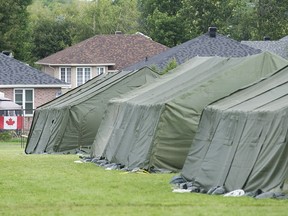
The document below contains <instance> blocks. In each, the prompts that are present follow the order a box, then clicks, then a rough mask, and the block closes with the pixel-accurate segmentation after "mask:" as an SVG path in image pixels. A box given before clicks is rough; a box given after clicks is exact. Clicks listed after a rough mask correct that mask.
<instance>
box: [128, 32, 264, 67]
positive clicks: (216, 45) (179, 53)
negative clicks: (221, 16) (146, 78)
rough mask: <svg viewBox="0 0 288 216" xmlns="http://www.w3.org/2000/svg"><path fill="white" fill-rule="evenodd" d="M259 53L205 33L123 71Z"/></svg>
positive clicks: (223, 37)
mask: <svg viewBox="0 0 288 216" xmlns="http://www.w3.org/2000/svg"><path fill="white" fill-rule="evenodd" d="M261 52H262V51H261V50H259V49H254V48H252V47H249V46H247V45H245V44H241V43H240V42H238V41H236V40H233V39H231V38H228V37H226V36H223V35H221V34H216V37H210V36H209V33H206V34H203V35H201V36H199V37H197V38H194V39H192V40H189V41H187V42H185V43H183V44H180V45H178V46H175V47H173V48H170V49H169V50H167V51H164V52H162V53H160V54H158V55H155V56H153V57H151V58H148V60H147V61H141V62H138V63H136V64H134V65H132V66H129V67H127V68H125V69H123V70H135V69H139V68H141V67H144V66H150V67H151V66H156V67H158V68H159V69H164V68H165V67H166V65H167V64H168V63H169V62H170V61H171V60H173V59H176V61H177V63H178V64H182V63H184V62H186V61H187V60H189V59H191V58H193V57H195V56H205V57H208V56H220V57H244V56H248V55H254V54H258V53H261Z"/></svg>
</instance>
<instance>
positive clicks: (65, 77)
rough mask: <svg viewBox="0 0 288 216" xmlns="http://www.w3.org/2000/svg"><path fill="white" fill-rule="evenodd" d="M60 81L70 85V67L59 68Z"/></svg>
mask: <svg viewBox="0 0 288 216" xmlns="http://www.w3.org/2000/svg"><path fill="white" fill-rule="evenodd" d="M60 80H62V81H63V82H66V83H69V84H71V67H61V68H60Z"/></svg>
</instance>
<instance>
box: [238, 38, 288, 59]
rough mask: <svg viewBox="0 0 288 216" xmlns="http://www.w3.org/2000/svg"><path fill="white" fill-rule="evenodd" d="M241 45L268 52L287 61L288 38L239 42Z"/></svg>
mask: <svg viewBox="0 0 288 216" xmlns="http://www.w3.org/2000/svg"><path fill="white" fill-rule="evenodd" d="M241 43H242V44H246V45H248V46H250V47H253V48H255V49H261V50H262V51H269V52H271V53H274V54H276V55H279V56H281V57H283V58H285V59H288V36H286V37H284V38H282V39H280V40H275V41H270V40H266V41H241Z"/></svg>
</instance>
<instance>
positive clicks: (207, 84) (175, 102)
mask: <svg viewBox="0 0 288 216" xmlns="http://www.w3.org/2000/svg"><path fill="white" fill-rule="evenodd" d="M285 65H287V61H286V60H284V59H283V58H281V57H278V56H276V55H273V54H270V53H261V54H258V55H253V56H248V57H242V58H223V57H195V58H193V59H191V60H189V61H188V62H186V63H184V64H182V65H180V66H178V67H177V68H176V69H174V70H172V71H170V72H169V73H168V74H166V75H163V76H162V77H160V78H158V79H156V80H155V81H154V82H153V83H151V84H150V85H145V86H143V87H141V88H139V89H137V90H135V91H133V92H131V93H128V94H125V95H123V96H122V97H121V98H115V99H113V100H110V102H109V104H108V108H107V112H106V114H105V116H104V118H103V121H102V123H101V125H100V128H99V130H98V133H97V135H96V138H95V140H94V143H93V145H92V156H94V157H99V156H103V157H105V158H106V159H107V160H108V161H110V162H112V163H120V164H122V165H125V166H126V167H128V168H130V169H133V168H136V167H141V168H151V167H156V168H165V169H169V170H172V171H179V170H180V169H182V166H183V164H184V161H185V159H186V156H187V154H188V151H189V148H190V146H191V143H192V140H193V137H194V134H195V132H196V130H197V127H198V122H199V118H200V114H201V112H202V110H203V108H204V107H205V106H206V105H208V104H209V103H211V102H213V101H215V100H217V99H219V98H222V97H224V96H226V95H228V94H230V93H232V92H234V91H236V90H238V89H239V88H242V87H243V86H245V85H248V84H251V83H252V82H255V81H256V80H259V79H261V78H263V77H265V76H269V75H271V74H272V73H274V72H275V71H277V70H278V69H280V68H282V67H283V66H285Z"/></svg>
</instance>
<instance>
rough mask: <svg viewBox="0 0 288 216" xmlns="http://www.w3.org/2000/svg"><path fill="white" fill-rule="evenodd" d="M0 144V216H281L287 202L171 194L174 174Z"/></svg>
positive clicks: (15, 144)
mask: <svg viewBox="0 0 288 216" xmlns="http://www.w3.org/2000/svg"><path fill="white" fill-rule="evenodd" d="M75 160H79V157H78V156H76V155H25V153H24V149H23V148H21V146H20V143H19V142H10V143H3V142H2V143H0V167H1V168H0V215H5V216H6V215H13V216H14V215H29V216H30V215H85V216H86V215H105V216H107V215H108V216H109V215H145V216H146V215H165V216H166V215H205V216H206V215H221V216H223V215H229V216H230V215H245V216H249V215H252V216H256V215H261V216H263V215H277V216H279V215H287V214H288V213H287V206H288V200H273V199H266V200H256V199H253V198H249V197H237V198H236V197H229V198H228V197H223V196H210V195H203V194H194V193H185V194H178V193H172V189H171V186H170V185H169V181H170V179H171V177H173V176H174V175H176V174H139V173H138V174H137V173H125V172H122V171H107V170H104V169H102V168H100V167H97V166H96V165H94V164H91V163H84V164H77V163H74V161H75Z"/></svg>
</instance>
